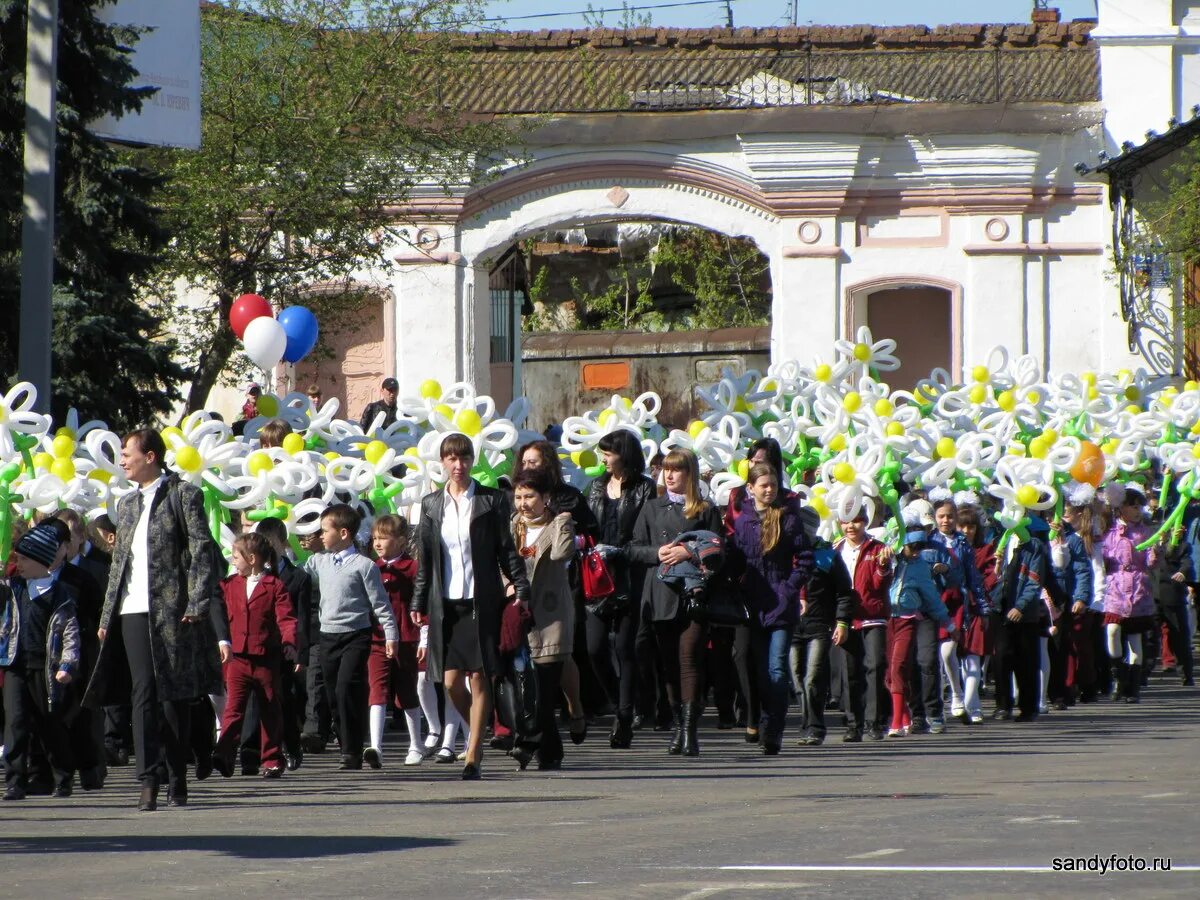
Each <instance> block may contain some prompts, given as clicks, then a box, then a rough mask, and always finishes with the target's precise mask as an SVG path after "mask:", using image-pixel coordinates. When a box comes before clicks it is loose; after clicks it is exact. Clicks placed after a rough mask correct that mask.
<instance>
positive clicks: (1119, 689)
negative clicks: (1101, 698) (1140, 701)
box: [1109, 659, 1129, 703]
mask: <svg viewBox="0 0 1200 900" xmlns="http://www.w3.org/2000/svg"><path fill="white" fill-rule="evenodd" d="M1128 678H1129V666H1127V665H1126V664H1125V661H1124V660H1116V659H1114V660H1113V661H1112V694H1111V695H1110V697H1109V699H1110V700H1112V701H1113V702H1114V703H1116V702H1117V701H1118V700H1120V699H1121V698H1122V697H1124V696H1125V685H1126V683H1127V679H1128Z"/></svg>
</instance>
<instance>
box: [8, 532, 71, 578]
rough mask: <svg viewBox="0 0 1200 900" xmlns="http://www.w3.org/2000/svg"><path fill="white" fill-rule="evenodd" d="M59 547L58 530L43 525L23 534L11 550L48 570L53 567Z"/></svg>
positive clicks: (60, 544)
mask: <svg viewBox="0 0 1200 900" xmlns="http://www.w3.org/2000/svg"><path fill="white" fill-rule="evenodd" d="M60 546H62V542H61V541H60V540H59V536H58V529H57V528H55V527H54V526H52V525H47V524H45V523H43V524H41V525H38V526H37V527H36V528H31V529H30V530H29V531H27V532H25V534H23V535H22V536H21V539H20V540H19V541H17V546H16V547H14V548H13V549H14V550H16V551H17V552H18V553H20V554H21V555H22V556H26V557H28V558H29V559H32V560H33V561H34V562H38V563H41V564H42V565H43V566H45V567H46V568H47V569H48V568H50V567H51V566H52V565H54V558H55V557H56V556H58V548H59V547H60Z"/></svg>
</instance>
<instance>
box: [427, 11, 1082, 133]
mask: <svg viewBox="0 0 1200 900" xmlns="http://www.w3.org/2000/svg"><path fill="white" fill-rule="evenodd" d="M1093 25H1094V23H1092V22H1086V21H1085V22H1072V23H1069V24H1051V25H1042V26H1036V25H944V26H939V27H936V28H926V27H924V26H912V27H903V28H873V27H870V26H853V27H841V28H832V27H807V28H738V29H732V30H728V29H670V28H637V29H630V30H627V31H626V30H616V29H596V30H592V31H582V30H562V31H537V32H505V33H496V34H469V35H462V36H461V37H460V38H459V39H458V42H457V43H458V47H459V49H461V50H464V51H466V52H467V55H468V58H469V60H470V61H469V63H468V64H467V65H466V66H465V67H464V69H463V71H462V72H461V74H460V75H458V76H456V77H452V78H451V79H449V80H448V81H444V82H443V83H442V84H441V85H440V86H439V90H440V91H441V96H442V98H443V100H444V101H445V102H447V103H448V104H450V105H452V106H455V107H458V108H462V109H466V110H469V111H472V112H482V113H554V112H589V111H624V110H686V109H692V110H694V109H722V108H745V107H766V106H802V105H811V104H830V103H834V104H861V103H912V102H943V103H995V102H1006V101H1007V102H1012V101H1033V100H1040V101H1051V102H1066V103H1081V102H1091V101H1095V100H1097V99H1098V98H1099V69H1098V58H1097V54H1096V50H1095V47H1094V45H1093V44H1092V43H1091V41H1090V40H1089V32H1090V31H1091V29H1092V27H1093Z"/></svg>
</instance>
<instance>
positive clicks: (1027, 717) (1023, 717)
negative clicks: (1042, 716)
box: [1013, 713, 1038, 722]
mask: <svg viewBox="0 0 1200 900" xmlns="http://www.w3.org/2000/svg"><path fill="white" fill-rule="evenodd" d="M1037 717H1038V714H1037V713H1021V714H1020V715H1017V716H1013V721H1014V722H1036V721H1037Z"/></svg>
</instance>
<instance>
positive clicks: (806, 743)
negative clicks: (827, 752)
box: [796, 734, 825, 747]
mask: <svg viewBox="0 0 1200 900" xmlns="http://www.w3.org/2000/svg"><path fill="white" fill-rule="evenodd" d="M796 743H797V744H799V745H800V746H801V747H820V746H821V745H822V744H823V743H825V738H823V737H817V736H816V735H815V734H806V735H805V736H804V737H802V738H800V740H798V741H797V742H796Z"/></svg>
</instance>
